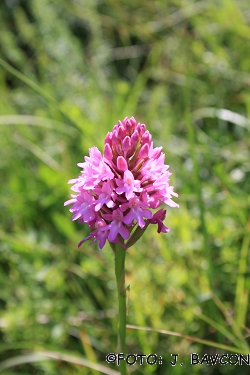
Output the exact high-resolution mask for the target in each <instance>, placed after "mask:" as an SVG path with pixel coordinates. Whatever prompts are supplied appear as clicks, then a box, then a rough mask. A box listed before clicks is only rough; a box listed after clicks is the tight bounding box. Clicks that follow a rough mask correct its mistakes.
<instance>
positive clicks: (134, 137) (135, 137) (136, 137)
mask: <svg viewBox="0 0 250 375" xmlns="http://www.w3.org/2000/svg"><path fill="white" fill-rule="evenodd" d="M138 141H139V133H138V131H137V130H135V132H134V133H133V134H132V136H131V143H132V144H133V145H136V144H137V143H138Z"/></svg>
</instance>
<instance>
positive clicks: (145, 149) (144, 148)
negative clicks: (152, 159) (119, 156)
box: [138, 143, 149, 159]
mask: <svg viewBox="0 0 250 375" xmlns="http://www.w3.org/2000/svg"><path fill="white" fill-rule="evenodd" d="M148 152H149V146H148V144H147V143H145V145H143V146H142V148H141V149H140V152H139V155H138V156H139V158H141V159H145V158H146V157H147V156H148Z"/></svg>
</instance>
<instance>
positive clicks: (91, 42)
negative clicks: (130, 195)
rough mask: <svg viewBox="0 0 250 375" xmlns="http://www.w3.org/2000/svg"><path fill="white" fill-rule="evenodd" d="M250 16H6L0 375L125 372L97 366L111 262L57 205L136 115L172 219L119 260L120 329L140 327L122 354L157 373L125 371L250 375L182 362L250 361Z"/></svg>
mask: <svg viewBox="0 0 250 375" xmlns="http://www.w3.org/2000/svg"><path fill="white" fill-rule="evenodd" d="M248 5H249V4H248V2H247V1H245V0H238V1H236V0H219V1H205V0H203V1H191V0H183V1H181V0H168V1H167V2H166V1H163V0H155V1H144V2H142V1H139V0H138V1H131V0H126V1H125V0H122V1H118V2H117V1H114V0H106V1H102V2H101V1H93V0H88V1H85V0H77V1H73V0H70V1H67V0H56V1H53V2H52V1H50V0H32V1H29V2H27V1H24V0H4V1H1V2H0V25H1V32H0V155H1V157H0V169H1V174H0V194H1V201H0V205H1V210H0V220H1V229H0V239H1V243H0V284H1V290H0V361H1V363H0V372H1V373H3V374H5V375H11V374H13V375H14V374H17V373H18V374H35V375H44V374H49V375H57V374H60V375H61V374H62V375H67V374H73V375H78V374H91V375H92V374H98V373H102V372H104V373H105V371H106V373H107V374H109V373H110V374H111V373H112V371H115V370H117V371H118V370H119V369H118V367H116V366H115V365H111V364H110V365H108V364H107V363H106V362H105V356H106V355H107V354H108V353H109V352H116V345H117V343H116V339H117V314H118V310H117V309H118V307H117V295H116V285H115V273H114V257H113V252H112V250H111V249H110V248H109V246H106V247H105V248H104V249H103V250H102V251H100V250H99V249H98V248H97V246H95V245H90V244H89V243H86V244H84V245H83V246H82V247H81V248H80V250H78V249H77V243H78V242H79V241H80V240H81V239H82V238H84V236H87V234H88V228H87V226H84V225H78V224H77V223H72V222H71V215H70V214H69V212H68V210H67V209H65V208H64V207H63V202H64V201H65V200H67V199H68V198H69V195H70V189H69V186H68V185H67V181H68V180H69V179H70V178H74V177H76V176H77V175H78V173H79V168H78V167H76V164H77V163H78V162H81V161H83V158H84V156H85V155H86V154H87V153H88V148H89V147H92V146H93V145H96V146H98V147H99V148H100V149H102V147H103V139H104V137H105V135H106V133H107V132H108V131H110V130H111V128H112V127H113V125H114V124H115V123H116V122H117V121H118V120H119V119H120V120H122V119H123V118H124V117H125V116H128V117H130V116H132V115H133V116H135V118H136V119H137V120H138V121H141V122H144V123H146V125H147V127H148V129H149V130H150V131H151V133H152V134H153V139H154V144H155V145H156V146H159V145H162V146H163V149H164V152H165V153H166V162H167V163H168V164H169V165H170V166H171V171H172V173H173V174H172V176H171V177H172V184H173V185H174V186H175V190H176V191H177V192H178V193H179V198H178V203H179V204H180V208H179V210H177V209H175V210H174V209H169V210H168V212H167V218H166V225H167V226H169V227H170V228H171V232H170V233H169V234H166V235H163V234H161V235H159V234H158V233H156V227H155V226H149V228H148V229H147V230H146V231H145V233H144V235H143V236H142V238H141V239H140V240H139V242H138V243H136V244H135V245H133V246H132V247H131V248H129V250H128V253H127V257H126V283H127V285H130V288H129V289H128V295H129V304H128V323H129V324H130V325H131V326H140V327H147V330H138V329H135V328H131V327H130V328H128V331H127V346H128V352H129V353H145V354H149V353H157V355H158V356H162V359H163V364H162V365H161V364H158V365H154V366H150V365H143V366H140V365H138V364H137V365H135V366H129V370H130V371H131V372H132V371H133V373H134V374H136V375H140V374H151V373H155V374H159V375H165V374H166V373H168V372H169V373H171V374H172V373H174V374H176V375H184V374H186V373H188V372H190V373H197V374H200V373H202V374H211V373H213V374H215V375H221V374H225V373H228V374H237V375H241V374H242V375H243V374H245V373H246V371H247V370H246V366H244V365H242V366H230V365H227V366H221V365H218V364H217V365H215V366H212V365H211V364H210V365H209V366H207V365H206V364H204V365H202V366H201V365H197V366H191V364H190V353H193V352H196V353H199V355H200V358H201V356H202V355H203V354H204V353H208V354H215V353H220V354H222V353H231V352H236V353H245V354H246V353H248V352H249V346H248V336H249V329H247V327H249V321H250V316H249V298H248V295H249V288H250V284H249V272H250V269H249V261H248V258H249V241H250V216H249V208H250V199H249V196H250V195H249V193H250V191H249V190H250V189H249V186H250V162H249V161H250V151H249V150H250V137H249V130H250V121H249V120H248V117H249V111H250V95H249V84H250V74H249V59H250V50H249V49H248V48H247V46H248V44H249V36H250V28H249V21H250V14H249V9H248V8H249V6H248ZM160 330H162V332H160ZM166 331H172V332H174V333H176V334H177V335H175V336H174V335H173V334H171V332H168V333H167V332H166ZM188 336H189V337H188ZM190 336H191V338H190ZM170 353H179V357H180V358H181V360H178V363H177V365H176V366H175V367H172V366H171V365H170V361H171V360H173V358H172V357H171V356H170ZM181 362H183V366H180V365H179V363H181ZM98 366H99V367H98ZM114 373H115V372H113V374H114Z"/></svg>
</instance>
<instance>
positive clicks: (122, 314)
mask: <svg viewBox="0 0 250 375" xmlns="http://www.w3.org/2000/svg"><path fill="white" fill-rule="evenodd" d="M114 252H115V276H116V283H117V292H118V303H119V324H118V353H123V354H124V357H125V356H126V288H125V256H126V250H124V249H123V248H122V247H121V246H119V245H118V244H116V248H115V251H114ZM120 372H121V374H122V375H127V370H126V362H125V361H123V360H122V361H121V362H120Z"/></svg>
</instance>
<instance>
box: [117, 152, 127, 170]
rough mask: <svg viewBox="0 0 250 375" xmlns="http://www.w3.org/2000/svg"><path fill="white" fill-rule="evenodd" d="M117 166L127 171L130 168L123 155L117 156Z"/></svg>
mask: <svg viewBox="0 0 250 375" xmlns="http://www.w3.org/2000/svg"><path fill="white" fill-rule="evenodd" d="M117 168H118V169H119V171H122V172H125V171H126V170H127V169H128V164H127V162H126V160H125V159H124V157H123V156H118V158H117Z"/></svg>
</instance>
